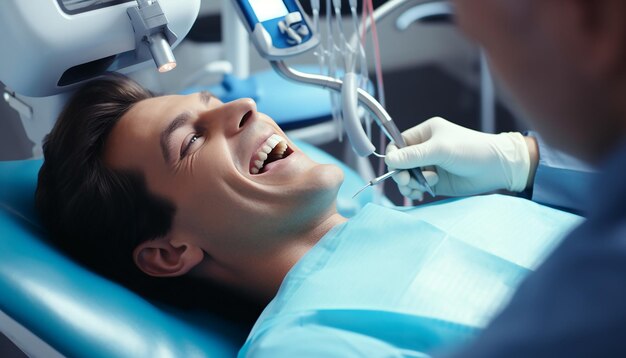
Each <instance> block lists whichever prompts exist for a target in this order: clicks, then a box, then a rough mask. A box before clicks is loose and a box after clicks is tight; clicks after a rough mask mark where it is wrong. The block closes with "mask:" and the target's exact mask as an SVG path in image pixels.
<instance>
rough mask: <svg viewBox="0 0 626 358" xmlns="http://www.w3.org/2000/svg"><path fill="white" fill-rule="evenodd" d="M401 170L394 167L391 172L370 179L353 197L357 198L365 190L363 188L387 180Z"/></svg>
mask: <svg viewBox="0 0 626 358" xmlns="http://www.w3.org/2000/svg"><path fill="white" fill-rule="evenodd" d="M399 172H400V170H397V169H394V170H392V171H390V172H387V173H385V174H383V175H381V176H379V177H377V178H374V179H372V180H370V181H369V182H368V183H367V184H366V185H365V186H364V187H362V188H361V189H359V191H357V192H356V193H355V194H354V195H352V199H354V198H356V197H357V195H359V194H361V193H362V192H363V190H365V189H367V188H369V187H370V186H374V185H378V184H380V183H382V182H384V181H385V180H387V179H389V178H391V177H393V176H394V175H395V174H397V173H399Z"/></svg>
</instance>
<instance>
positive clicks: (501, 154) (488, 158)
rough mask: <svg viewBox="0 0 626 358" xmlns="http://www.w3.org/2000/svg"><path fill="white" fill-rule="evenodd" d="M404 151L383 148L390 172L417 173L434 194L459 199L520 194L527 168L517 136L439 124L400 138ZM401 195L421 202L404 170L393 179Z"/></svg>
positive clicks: (523, 145)
mask: <svg viewBox="0 0 626 358" xmlns="http://www.w3.org/2000/svg"><path fill="white" fill-rule="evenodd" d="M402 136H403V137H404V140H405V141H406V143H407V147H405V148H402V149H398V148H397V147H396V146H395V145H394V144H393V143H392V144H390V145H389V147H388V148H387V157H386V158H385V162H386V163H387V166H389V170H392V169H409V168H415V167H422V168H424V169H425V170H424V171H423V173H424V177H425V178H426V181H427V182H428V184H429V185H430V186H431V187H432V189H433V190H434V192H435V194H437V195H447V196H462V195H473V194H480V193H485V192H488V191H493V190H498V189H507V190H510V191H516V192H519V191H523V190H524V189H525V188H526V183H527V181H528V176H529V173H530V168H531V163H530V154H529V151H528V146H527V144H526V141H525V139H524V137H523V136H522V135H521V134H520V133H501V134H487V133H482V132H478V131H474V130H471V129H467V128H464V127H461V126H459V125H456V124H454V123H451V122H448V121H446V120H445V119H443V118H439V117H435V118H431V119H429V120H427V121H425V122H424V123H421V124H419V125H417V126H415V127H413V128H410V129H408V130H406V131H405V132H403V133H402ZM393 179H394V180H395V181H396V183H398V188H399V189H400V192H401V193H402V195H404V196H406V197H408V198H411V199H417V200H420V201H421V200H422V199H423V192H424V188H423V187H422V186H421V185H420V184H419V183H418V182H417V181H416V180H415V179H413V178H411V177H410V175H409V172H408V171H406V170H403V171H401V172H400V173H398V174H396V175H394V178H393Z"/></svg>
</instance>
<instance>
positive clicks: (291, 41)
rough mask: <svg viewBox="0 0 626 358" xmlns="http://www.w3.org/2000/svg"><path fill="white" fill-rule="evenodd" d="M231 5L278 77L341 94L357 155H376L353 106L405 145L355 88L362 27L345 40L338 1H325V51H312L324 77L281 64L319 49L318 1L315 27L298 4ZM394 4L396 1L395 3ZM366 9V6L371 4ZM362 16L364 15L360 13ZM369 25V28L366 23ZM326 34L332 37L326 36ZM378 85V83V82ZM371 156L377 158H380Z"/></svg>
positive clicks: (239, 0) (380, 110)
mask: <svg viewBox="0 0 626 358" xmlns="http://www.w3.org/2000/svg"><path fill="white" fill-rule="evenodd" d="M233 2H234V4H235V5H236V6H235V8H236V9H237V11H238V13H239V15H240V16H241V19H242V21H243V22H244V24H245V25H246V28H247V29H248V31H249V32H250V35H251V38H252V42H253V43H254V45H255V47H256V48H257V50H258V51H259V53H260V54H261V56H263V57H264V58H265V59H267V60H269V61H270V63H271V65H272V67H273V68H274V69H275V70H276V71H277V72H278V73H279V74H280V75H281V76H283V77H285V78H286V79H289V80H293V81H296V82H301V83H306V84H310V85H315V86H319V87H323V88H328V89H330V90H332V91H334V92H336V93H339V94H340V95H341V97H340V98H341V107H342V117H343V127H344V130H345V131H346V133H347V135H348V137H349V139H350V143H351V144H352V147H353V149H354V150H355V152H356V153H357V154H359V155H360V156H363V157H365V156H369V155H371V154H377V153H376V147H375V146H374V145H373V144H372V142H371V140H370V138H369V137H368V135H367V134H366V132H365V131H364V130H363V125H362V123H361V122H362V121H361V118H362V116H361V115H360V113H359V111H358V108H359V104H360V105H362V106H363V107H364V108H365V109H366V110H367V111H368V112H369V113H370V114H371V115H372V118H373V119H374V121H375V122H376V123H377V124H378V125H379V127H380V128H381V130H382V132H383V133H385V135H386V136H387V137H388V138H389V139H390V140H392V141H394V142H395V144H396V145H397V146H398V148H402V147H405V146H406V143H405V141H404V139H403V138H402V134H401V132H400V130H399V129H398V127H397V126H396V124H395V123H394V122H393V120H392V119H391V117H390V116H389V114H388V113H387V111H386V110H385V109H384V107H383V106H382V105H381V104H380V103H379V102H378V101H376V99H375V98H374V97H373V96H372V95H370V94H369V93H368V91H366V90H365V88H361V85H362V84H363V83H366V82H365V81H366V79H363V78H360V77H359V75H358V74H357V73H355V69H356V64H357V62H358V63H359V64H360V65H361V66H360V67H361V68H360V70H361V73H363V72H362V71H364V68H366V64H365V61H364V59H361V58H360V57H359V56H360V55H362V56H364V53H365V51H364V50H363V49H361V48H360V46H363V40H364V36H359V35H362V34H364V32H362V31H363V29H357V31H356V32H355V33H354V35H353V36H352V38H354V36H357V39H360V40H361V41H359V40H356V42H355V41H350V42H348V40H347V36H345V33H344V29H343V24H342V22H341V21H340V17H341V1H339V0H333V1H332V5H331V0H326V6H327V7H326V14H327V18H326V22H327V25H328V34H330V35H329V36H330V37H327V43H326V47H325V48H320V49H319V50H318V54H319V55H318V56H324V58H323V59H320V63H326V64H327V65H328V69H329V71H328V73H327V74H326V75H325V74H321V75H314V74H306V73H302V72H299V71H295V70H293V69H291V68H289V67H288V66H287V65H286V64H285V63H284V62H283V61H282V60H283V59H284V58H287V57H290V56H295V55H298V54H301V53H304V52H306V51H308V50H310V49H312V48H314V47H316V46H318V45H319V42H320V41H319V38H318V35H317V32H315V31H313V30H314V29H315V30H316V31H317V27H318V25H319V1H317V0H314V1H312V8H313V12H314V17H315V16H317V17H315V21H314V23H315V27H313V25H312V24H311V21H310V20H309V18H308V16H307V15H306V14H305V13H304V11H303V10H302V6H301V5H300V3H299V2H298V0H233ZM395 3H401V2H398V1H396V2H395ZM356 5H357V4H356V0H352V1H350V13H351V14H352V15H353V16H356ZM331 6H332V9H333V10H334V13H335V16H337V17H339V19H338V20H337V21H336V22H335V24H334V26H333V24H331V21H330V18H329V16H330V13H331V10H330V7H331ZM369 6H370V7H371V6H372V5H371V1H370V3H369ZM372 10H373V7H372ZM366 13H367V12H365V11H364V14H366ZM369 20H370V22H372V23H373V20H374V17H373V16H372V15H370V18H369ZM353 24H354V22H353ZM369 26H375V25H373V24H370V25H369ZM333 27H334V30H333ZM332 31H336V32H337V33H336V34H332ZM335 35H336V36H335ZM336 38H339V39H340V43H339V44H337V43H336V41H335V39H336ZM338 59H340V60H343V61H340V60H338ZM337 65H338V66H341V67H343V69H344V75H343V79H338V78H336V77H337V73H336V68H337ZM379 84H381V79H380V78H379ZM379 87H381V86H379ZM380 90H382V89H380ZM377 155H378V156H380V154H377ZM410 172H411V175H412V176H413V177H414V178H415V179H416V180H417V182H418V183H420V184H421V185H422V186H423V187H424V188H425V190H426V192H428V193H429V194H430V195H432V196H434V192H433V191H432V189H431V188H430V186H429V185H428V183H427V182H426V179H425V178H424V175H423V174H422V172H421V170H420V169H419V168H414V169H413V170H411V171H410Z"/></svg>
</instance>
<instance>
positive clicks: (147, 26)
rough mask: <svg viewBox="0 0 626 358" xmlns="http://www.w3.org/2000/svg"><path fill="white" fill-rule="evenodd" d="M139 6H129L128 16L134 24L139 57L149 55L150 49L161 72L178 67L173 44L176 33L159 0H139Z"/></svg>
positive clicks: (142, 57)
mask: <svg viewBox="0 0 626 358" xmlns="http://www.w3.org/2000/svg"><path fill="white" fill-rule="evenodd" d="M137 4H138V7H130V8H128V10H127V12H128V16H129V17H130V20H131V22H132V24H133V30H134V32H135V43H136V48H137V57H138V58H140V59H144V58H147V57H148V54H147V51H149V53H150V55H151V57H152V59H154V63H155V65H156V67H157V70H158V71H159V72H168V71H171V70H173V69H174V68H176V59H175V58H174V53H172V47H171V45H173V44H174V42H176V34H174V33H173V32H172V30H170V28H169V27H168V25H167V23H168V22H167V18H166V17H165V14H164V13H163V10H162V9H161V6H160V5H159V2H158V1H157V0H137Z"/></svg>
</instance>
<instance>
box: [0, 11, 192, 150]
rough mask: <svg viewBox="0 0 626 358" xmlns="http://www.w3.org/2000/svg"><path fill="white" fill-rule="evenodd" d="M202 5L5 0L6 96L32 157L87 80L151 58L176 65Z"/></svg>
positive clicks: (0, 30)
mask: <svg viewBox="0 0 626 358" xmlns="http://www.w3.org/2000/svg"><path fill="white" fill-rule="evenodd" d="M199 11H200V0H184V1H180V0H159V1H158V2H157V1H155V0H37V1H31V0H28V1H24V0H0V34H2V36H0V52H1V53H2V56H1V57H0V81H1V82H2V83H3V84H4V85H6V89H5V91H4V93H2V96H1V97H0V98H3V99H4V100H5V101H6V102H7V103H8V104H9V105H10V106H11V107H13V108H14V109H15V110H16V111H17V112H18V113H19V115H20V119H21V120H22V124H23V126H24V129H25V131H26V134H27V136H28V138H29V139H30V140H31V141H32V142H33V143H34V145H33V156H35V157H38V156H40V155H41V141H42V139H43V137H44V136H45V135H46V134H47V133H48V132H49V131H50V128H52V125H53V123H54V120H55V118H56V117H57V115H58V113H59V112H60V111H61V108H62V107H63V105H64V103H65V101H66V100H67V98H68V97H69V94H71V92H72V91H74V90H76V89H77V88H79V87H80V86H81V85H83V84H84V83H85V82H87V81H89V80H91V79H93V78H96V77H98V76H100V75H102V74H104V73H106V72H114V71H115V72H120V73H124V74H128V73H132V72H134V71H136V70H138V69H140V68H142V67H143V66H145V65H146V64H147V63H148V62H149V61H152V60H154V62H155V63H156V64H157V68H158V69H159V70H161V71H165V70H168V69H172V68H173V67H174V66H175V63H176V61H175V59H174V56H173V54H172V48H174V47H175V46H177V45H178V44H179V43H180V41H181V40H182V38H184V37H185V36H186V35H187V33H188V32H189V30H190V29H191V26H192V25H193V23H194V22H195V20H196V18H197V17H198V13H199ZM165 14H167V18H166V17H165ZM174 33H176V35H174Z"/></svg>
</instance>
